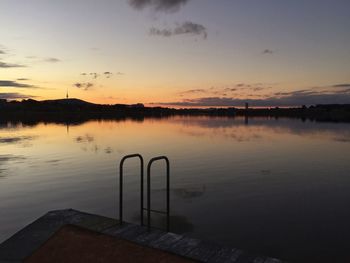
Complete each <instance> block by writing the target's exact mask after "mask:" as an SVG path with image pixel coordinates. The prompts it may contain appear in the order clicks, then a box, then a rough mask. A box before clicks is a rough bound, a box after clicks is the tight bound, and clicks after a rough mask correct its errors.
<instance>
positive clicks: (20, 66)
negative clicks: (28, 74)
mask: <svg viewBox="0 0 350 263" xmlns="http://www.w3.org/2000/svg"><path fill="white" fill-rule="evenodd" d="M24 67H25V66H24V65H20V64H13V63H6V62H2V61H0V68H24Z"/></svg>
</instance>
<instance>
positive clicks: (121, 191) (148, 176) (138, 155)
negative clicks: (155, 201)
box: [119, 153, 170, 232]
mask: <svg viewBox="0 0 350 263" xmlns="http://www.w3.org/2000/svg"><path fill="white" fill-rule="evenodd" d="M131 158H139V159H140V202H141V205H140V213H141V226H144V211H147V228H148V230H150V229H151V213H158V214H163V215H166V230H167V232H169V231H170V162H169V159H168V158H167V157H166V156H159V157H154V158H152V159H151V160H150V161H149V162H148V165H147V207H146V208H145V207H144V169H143V166H144V159H143V157H142V155H141V154H138V153H137V154H130V155H126V156H124V157H123V158H122V159H121V161H120V164H119V224H120V225H122V224H123V177H124V169H123V168H124V162H125V161H126V160H127V159H131ZM160 160H164V161H165V163H166V211H157V210H153V209H151V168H152V164H153V163H154V162H156V161H160Z"/></svg>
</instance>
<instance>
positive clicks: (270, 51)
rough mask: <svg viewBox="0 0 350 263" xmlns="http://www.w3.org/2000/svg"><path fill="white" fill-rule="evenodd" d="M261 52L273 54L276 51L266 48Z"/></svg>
mask: <svg viewBox="0 0 350 263" xmlns="http://www.w3.org/2000/svg"><path fill="white" fill-rule="evenodd" d="M261 53H262V54H264V55H272V54H274V53H275V51H273V50H272V49H264V50H263V51H262V52H261Z"/></svg>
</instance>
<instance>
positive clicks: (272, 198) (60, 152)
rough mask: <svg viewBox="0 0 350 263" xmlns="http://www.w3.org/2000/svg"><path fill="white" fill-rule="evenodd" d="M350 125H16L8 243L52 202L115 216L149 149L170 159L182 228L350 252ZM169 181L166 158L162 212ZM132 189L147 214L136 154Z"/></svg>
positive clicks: (6, 189)
mask: <svg viewBox="0 0 350 263" xmlns="http://www.w3.org/2000/svg"><path fill="white" fill-rule="evenodd" d="M67 127H69V128H67ZM349 128H350V124H346V123H319V122H310V121H306V122H302V121H301V120H298V119H283V118H281V119H274V118H252V119H249V120H248V124H247V122H246V121H245V120H244V118H235V119H233V118H207V117H174V118H167V119H157V120H156V119H145V120H144V121H138V122H135V121H132V120H126V121H117V122H116V121H89V122H86V123H82V124H80V125H69V126H67V125H66V124H48V123H46V124H43V123H37V124H35V125H32V126H28V125H21V124H18V123H17V124H15V125H13V124H10V123H8V124H6V125H2V126H1V127H0V150H1V153H0V178H1V184H0V200H1V202H0V211H2V212H3V213H4V214H5V215H6V216H5V217H4V216H0V240H4V239H5V238H6V237H8V236H10V235H11V234H12V233H13V232H14V231H16V230H18V229H19V228H20V227H22V226H23V225H25V224H28V223H29V222H31V221H32V220H34V219H35V218H36V217H38V216H40V215H42V214H43V213H45V212H46V211H48V210H53V209H62V208H75V209H80V210H84V211H87V212H92V213H98V214H102V215H106V216H111V217H116V216H117V211H118V206H117V190H116V189H117V186H118V183H117V167H118V162H119V160H120V159H121V158H122V156H123V155H126V154H129V153H135V152H139V153H141V154H143V156H144V158H145V161H146V163H147V161H148V160H149V159H150V158H151V157H154V156H158V155H163V154H165V155H167V156H168V157H169V158H170V162H171V215H172V222H173V223H172V224H173V226H172V227H173V229H174V231H175V232H178V233H190V234H191V235H193V236H197V237H201V238H206V239H215V240H217V241H219V242H223V243H227V244H229V245H232V246H238V247H240V248H243V249H248V250H259V251H257V252H261V253H262V254H266V255H271V256H277V257H282V258H284V257H285V255H287V256H289V257H290V256H291V257H293V256H295V258H296V259H297V258H298V255H304V256H305V257H310V258H311V254H312V253H316V251H320V250H321V249H322V250H323V251H326V252H327V251H328V250H327V247H328V248H330V247H335V246H336V247H337V248H339V249H341V244H342V242H341V241H340V240H338V241H337V239H336V238H335V235H336V234H337V235H342V236H343V237H344V235H345V236H349V237H350V233H348V232H350V230H348V228H347V224H348V221H349V220H350V212H348V209H347V207H348V202H347V200H349V199H350V178H349V176H348V175H349V171H350V163H349V161H348V156H349V153H350V152H349V144H348V142H349V138H350V129H349ZM26 143H30V145H31V146H30V147H23V145H25V144H26ZM164 185H165V180H164V164H163V163H156V164H155V165H154V167H153V168H152V189H153V192H152V207H154V209H159V210H163V209H164V204H165V192H164V189H163V188H164ZM124 191H125V207H126V211H125V217H126V220H130V221H132V220H135V215H137V214H138V213H139V174H138V162H137V161H135V160H130V161H128V163H127V165H126V166H125V188H124ZM152 218H153V217H152ZM136 221H137V220H136ZM154 222H155V223H156V224H160V225H161V224H162V223H164V218H162V217H158V216H154ZM212 226H216V227H215V229H214V228H213V227H212ZM339 229H343V230H342V231H340V230H339ZM214 230H215V231H214ZM305 235H307V238H305ZM345 239H346V241H349V242H348V243H350V238H349V240H348V239H347V238H345ZM301 240H308V242H306V243H305V242H304V243H303V242H301ZM331 243H332V244H331ZM262 244H263V245H262ZM310 244H312V246H311V245H310ZM304 247H307V248H308V251H304ZM291 248H293V251H292V250H291ZM326 252H325V253H326ZM340 252H341V251H340ZM340 252H339V251H338V254H339V253H340ZM327 253H329V254H332V252H331V251H328V252H327ZM340 254H341V253H340ZM332 255H333V254H332Z"/></svg>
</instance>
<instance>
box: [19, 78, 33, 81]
mask: <svg viewBox="0 0 350 263" xmlns="http://www.w3.org/2000/svg"><path fill="white" fill-rule="evenodd" d="M17 80H18V81H27V80H30V79H27V78H18V79H17Z"/></svg>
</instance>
